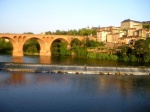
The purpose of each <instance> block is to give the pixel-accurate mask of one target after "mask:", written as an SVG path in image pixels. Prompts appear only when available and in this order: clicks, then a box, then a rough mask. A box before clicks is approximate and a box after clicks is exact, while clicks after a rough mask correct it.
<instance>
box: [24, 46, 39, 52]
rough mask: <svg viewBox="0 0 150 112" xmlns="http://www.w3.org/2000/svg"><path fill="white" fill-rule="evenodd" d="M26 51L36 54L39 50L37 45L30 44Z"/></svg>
mask: <svg viewBox="0 0 150 112" xmlns="http://www.w3.org/2000/svg"><path fill="white" fill-rule="evenodd" d="M25 52H26V53H29V54H34V53H37V52H38V50H37V48H36V46H35V45H31V46H29V47H28V48H27V49H26V51H25Z"/></svg>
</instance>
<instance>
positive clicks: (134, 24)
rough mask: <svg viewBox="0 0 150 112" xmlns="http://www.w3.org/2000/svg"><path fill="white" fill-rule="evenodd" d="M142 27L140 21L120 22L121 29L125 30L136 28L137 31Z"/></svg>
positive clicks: (127, 20) (128, 20)
mask: <svg viewBox="0 0 150 112" xmlns="http://www.w3.org/2000/svg"><path fill="white" fill-rule="evenodd" d="M142 27H143V25H142V22H140V21H134V20H130V19H126V20H124V21H122V22H121V29H126V30H127V29H129V28H136V29H137V30H138V29H142Z"/></svg>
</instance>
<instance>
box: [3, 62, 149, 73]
mask: <svg viewBox="0 0 150 112" xmlns="http://www.w3.org/2000/svg"><path fill="white" fill-rule="evenodd" d="M0 70H1V71H19V72H35V73H37V72H38V73H40V72H41V73H68V74H101V75H105V74H108V75H150V68H149V67H144V66H142V67H124V66H114V67H102V66H86V65H84V66H82V65H56V64H53V65H50V64H33V63H4V62H1V63H0Z"/></svg>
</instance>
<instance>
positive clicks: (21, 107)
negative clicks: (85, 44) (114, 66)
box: [0, 72, 150, 112]
mask: <svg viewBox="0 0 150 112" xmlns="http://www.w3.org/2000/svg"><path fill="white" fill-rule="evenodd" d="M8 96H9V97H11V98H8ZM0 99H1V102H0V105H3V108H1V109H3V110H5V111H11V110H13V111H86V112H87V111H118V112H119V111H139V112H140V111H149V110H150V108H149V106H150V102H149V101H150V77H149V76H110V75H90V74H89V75H86V74H80V75H78V74H44V73H19V72H15V73H14V72H13V73H10V72H0ZM10 102H13V104H12V103H10ZM5 107H6V108H5ZM7 107H9V108H7ZM8 109H10V110H8ZM34 109H35V110H34Z"/></svg>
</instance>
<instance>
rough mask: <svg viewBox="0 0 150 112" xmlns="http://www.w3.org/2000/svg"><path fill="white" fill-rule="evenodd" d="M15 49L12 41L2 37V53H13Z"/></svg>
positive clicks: (0, 43)
mask: <svg viewBox="0 0 150 112" xmlns="http://www.w3.org/2000/svg"><path fill="white" fill-rule="evenodd" d="M12 50H13V46H12V44H11V42H10V41H9V40H8V41H6V40H5V39H4V38H1V39H0V53H4V54H8V53H11V52H12Z"/></svg>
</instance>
